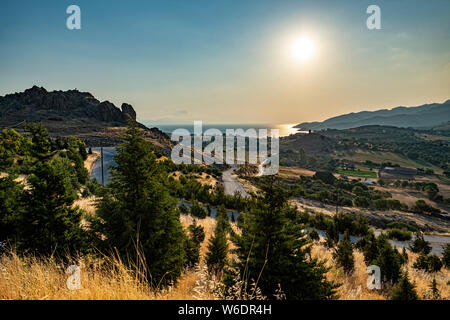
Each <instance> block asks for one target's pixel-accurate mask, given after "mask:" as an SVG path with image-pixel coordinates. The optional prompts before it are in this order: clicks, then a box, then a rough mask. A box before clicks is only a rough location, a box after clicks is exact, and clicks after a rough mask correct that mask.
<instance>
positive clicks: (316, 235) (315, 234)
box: [308, 229, 320, 241]
mask: <svg viewBox="0 0 450 320" xmlns="http://www.w3.org/2000/svg"><path fill="white" fill-rule="evenodd" d="M308 236H309V238H310V239H311V240H312V241H318V240H320V236H319V233H318V232H317V230H316V229H312V230H311V231H309V232H308Z"/></svg>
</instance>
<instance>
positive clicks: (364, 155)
mask: <svg viewBox="0 0 450 320" xmlns="http://www.w3.org/2000/svg"><path fill="white" fill-rule="evenodd" d="M334 158H338V159H346V160H350V161H355V162H360V163H364V162H365V161H366V160H370V161H373V162H375V163H383V162H391V163H392V164H398V165H399V166H401V167H405V168H413V169H415V168H425V169H433V170H434V172H435V173H442V171H443V170H442V168H439V167H437V166H433V165H430V164H429V163H425V162H422V161H414V160H412V159H409V158H407V157H403V156H400V155H398V154H395V153H392V152H369V151H363V150H357V151H355V152H345V153H344V152H338V153H336V154H335V156H334Z"/></svg>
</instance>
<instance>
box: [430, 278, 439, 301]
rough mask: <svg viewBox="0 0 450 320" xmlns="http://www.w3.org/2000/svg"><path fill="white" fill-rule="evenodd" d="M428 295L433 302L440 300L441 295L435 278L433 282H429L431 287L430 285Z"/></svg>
mask: <svg viewBox="0 0 450 320" xmlns="http://www.w3.org/2000/svg"><path fill="white" fill-rule="evenodd" d="M430 291H431V292H430V293H431V298H432V299H434V300H439V299H440V298H441V294H440V292H439V289H438V287H437V281H436V278H433V281H431V285H430Z"/></svg>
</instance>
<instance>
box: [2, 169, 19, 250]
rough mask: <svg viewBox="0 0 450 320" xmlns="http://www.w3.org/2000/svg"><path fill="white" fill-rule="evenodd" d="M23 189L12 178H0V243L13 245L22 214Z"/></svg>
mask: <svg viewBox="0 0 450 320" xmlns="http://www.w3.org/2000/svg"><path fill="white" fill-rule="evenodd" d="M24 194H25V193H24V188H23V185H22V184H21V183H19V182H16V181H14V179H13V177H11V176H8V177H4V178H0V242H3V243H10V244H14V243H15V242H16V240H17V239H18V236H19V231H20V230H19V226H18V223H19V219H20V218H21V217H22V215H23V213H24V210H25V208H24V205H25V204H24V199H23V198H24Z"/></svg>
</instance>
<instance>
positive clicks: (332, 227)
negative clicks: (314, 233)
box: [325, 221, 339, 248]
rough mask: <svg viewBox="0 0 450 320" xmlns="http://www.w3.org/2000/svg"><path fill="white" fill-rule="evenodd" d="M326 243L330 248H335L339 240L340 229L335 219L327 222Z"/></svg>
mask: <svg viewBox="0 0 450 320" xmlns="http://www.w3.org/2000/svg"><path fill="white" fill-rule="evenodd" d="M325 235H326V237H327V239H326V245H327V247H328V248H333V247H334V246H335V245H336V244H337V243H338V242H339V231H338V229H337V227H336V223H334V221H330V222H329V223H328V224H327V230H326V231H325Z"/></svg>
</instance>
